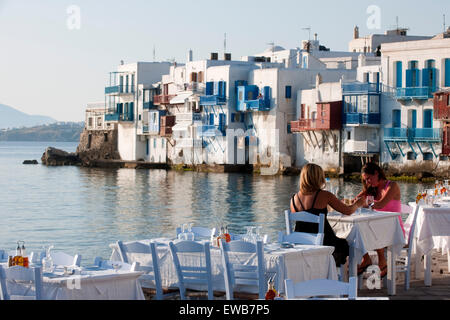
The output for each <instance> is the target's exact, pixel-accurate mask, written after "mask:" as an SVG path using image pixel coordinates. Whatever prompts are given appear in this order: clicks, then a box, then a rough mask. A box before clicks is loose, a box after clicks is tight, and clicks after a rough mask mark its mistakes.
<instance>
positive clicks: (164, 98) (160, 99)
mask: <svg viewBox="0 0 450 320" xmlns="http://www.w3.org/2000/svg"><path fill="white" fill-rule="evenodd" d="M175 97H176V95H174V94H161V95H157V96H154V97H153V104H154V105H155V106H156V105H161V104H169V103H170V100H172V99H173V98H175Z"/></svg>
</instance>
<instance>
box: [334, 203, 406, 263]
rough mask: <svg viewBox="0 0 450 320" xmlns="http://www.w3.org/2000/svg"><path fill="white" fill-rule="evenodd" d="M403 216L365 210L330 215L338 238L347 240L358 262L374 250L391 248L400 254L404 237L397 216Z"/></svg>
mask: <svg viewBox="0 0 450 320" xmlns="http://www.w3.org/2000/svg"><path fill="white" fill-rule="evenodd" d="M399 215H400V213H391V212H379V211H372V210H369V209H362V210H361V213H360V214H353V215H351V216H345V215H342V214H340V213H337V212H330V213H329V214H328V221H329V223H330V225H331V227H332V228H333V230H334V232H335V233H336V236H337V237H338V238H342V239H346V240H347V242H348V244H349V246H351V247H353V248H354V249H355V259H356V260H357V261H358V263H359V262H360V261H361V259H362V257H363V256H364V254H366V253H367V252H369V251H371V250H375V249H381V248H385V247H389V246H391V247H392V250H393V252H394V253H395V254H397V255H398V254H400V252H401V250H402V248H403V247H404V245H405V238H404V235H403V231H402V228H401V226H400V221H399V220H398V216H399Z"/></svg>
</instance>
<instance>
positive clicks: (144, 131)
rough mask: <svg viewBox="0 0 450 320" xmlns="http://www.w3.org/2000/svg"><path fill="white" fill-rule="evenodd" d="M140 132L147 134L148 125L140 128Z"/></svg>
mask: <svg viewBox="0 0 450 320" xmlns="http://www.w3.org/2000/svg"><path fill="white" fill-rule="evenodd" d="M142 132H143V133H149V129H148V125H144V126H142Z"/></svg>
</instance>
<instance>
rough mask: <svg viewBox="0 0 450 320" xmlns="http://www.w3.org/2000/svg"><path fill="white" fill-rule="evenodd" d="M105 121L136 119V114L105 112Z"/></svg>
mask: <svg viewBox="0 0 450 320" xmlns="http://www.w3.org/2000/svg"><path fill="white" fill-rule="evenodd" d="M105 121H134V116H133V114H130V113H109V114H105Z"/></svg>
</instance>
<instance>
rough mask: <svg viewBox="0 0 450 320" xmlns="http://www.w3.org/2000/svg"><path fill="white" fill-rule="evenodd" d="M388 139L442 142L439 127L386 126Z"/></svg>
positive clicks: (385, 131) (385, 138)
mask: <svg viewBox="0 0 450 320" xmlns="http://www.w3.org/2000/svg"><path fill="white" fill-rule="evenodd" d="M384 140H386V141H411V142H419V141H424V142H440V141H441V129H439V128H384Z"/></svg>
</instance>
